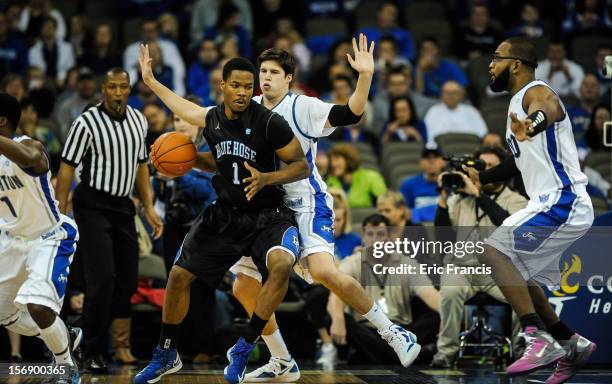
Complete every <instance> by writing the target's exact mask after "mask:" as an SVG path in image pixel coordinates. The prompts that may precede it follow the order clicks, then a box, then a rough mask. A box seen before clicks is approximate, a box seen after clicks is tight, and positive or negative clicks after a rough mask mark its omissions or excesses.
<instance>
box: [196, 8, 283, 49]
mask: <svg viewBox="0 0 612 384" xmlns="http://www.w3.org/2000/svg"><path fill="white" fill-rule="evenodd" d="M227 2H229V3H230V4H233V5H234V6H235V7H236V8H238V10H239V14H240V19H239V24H240V25H242V26H243V27H244V28H245V29H246V30H247V31H248V32H249V34H250V33H251V32H252V31H253V16H252V12H251V4H250V2H249V1H248V0H229V1H227V0H197V1H196V2H195V4H194V5H193V10H192V11H191V25H190V30H191V46H192V47H193V46H196V45H197V44H198V42H199V41H200V40H202V33H203V32H204V31H205V30H207V29H208V28H212V27H214V26H215V25H217V23H218V20H219V16H220V15H219V13H220V8H221V5H222V4H224V3H227ZM258 23H259V21H258ZM271 27H272V28H275V27H276V25H275V24H273V25H271Z"/></svg>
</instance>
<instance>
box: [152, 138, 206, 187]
mask: <svg viewBox="0 0 612 384" xmlns="http://www.w3.org/2000/svg"><path fill="white" fill-rule="evenodd" d="M151 162H152V163H153V166H154V167H155V168H156V169H157V170H158V171H159V172H160V173H162V174H164V175H166V176H171V177H178V176H183V175H184V174H186V173H187V172H189V171H190V170H191V168H193V166H194V165H195V163H196V147H195V145H193V142H192V141H191V139H190V138H189V137H187V136H186V135H184V134H182V133H180V132H167V133H164V134H163V135H161V136H160V137H158V138H157V140H155V143H153V147H152V148H151Z"/></svg>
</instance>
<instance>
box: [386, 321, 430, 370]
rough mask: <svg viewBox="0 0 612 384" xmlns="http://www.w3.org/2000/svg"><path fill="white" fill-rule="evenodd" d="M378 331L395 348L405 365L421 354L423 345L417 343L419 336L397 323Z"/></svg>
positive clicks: (408, 364)
mask: <svg viewBox="0 0 612 384" xmlns="http://www.w3.org/2000/svg"><path fill="white" fill-rule="evenodd" d="M378 333H379V334H380V336H381V337H382V338H383V339H384V340H385V341H386V342H387V343H388V344H389V346H390V347H391V348H393V350H394V351H395V353H396V354H397V357H399V359H400V362H401V363H402V365H403V366H404V367H408V366H410V364H412V362H413V361H414V360H415V359H416V358H417V356H419V352H421V346H420V345H419V344H418V343H417V337H416V335H415V334H414V333H412V332H410V331H407V330H405V329H404V328H402V327H400V326H399V325H396V324H393V325H391V326H390V327H389V328H387V329H386V330H384V331H378Z"/></svg>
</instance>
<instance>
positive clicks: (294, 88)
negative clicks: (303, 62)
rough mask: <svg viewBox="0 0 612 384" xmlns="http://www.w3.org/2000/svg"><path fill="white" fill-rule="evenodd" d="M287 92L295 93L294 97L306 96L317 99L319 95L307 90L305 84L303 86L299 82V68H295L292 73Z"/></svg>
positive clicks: (309, 89)
mask: <svg viewBox="0 0 612 384" xmlns="http://www.w3.org/2000/svg"><path fill="white" fill-rule="evenodd" d="M289 91H290V92H292V93H295V94H296V95H306V96H310V97H318V96H319V94H318V93H317V92H315V91H314V90H313V89H311V88H309V87H308V86H307V85H306V84H304V83H303V82H302V81H301V80H300V67H299V66H296V67H295V70H294V71H293V80H291V84H289Z"/></svg>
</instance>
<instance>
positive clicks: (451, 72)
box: [423, 59, 468, 97]
mask: <svg viewBox="0 0 612 384" xmlns="http://www.w3.org/2000/svg"><path fill="white" fill-rule="evenodd" d="M449 80H455V81H456V82H458V83H459V84H461V85H462V86H463V87H464V88H465V87H467V86H468V79H467V77H466V76H465V74H464V73H463V71H462V70H461V68H459V66H457V64H455V63H451V62H450V61H448V60H444V59H440V63H439V65H438V67H437V68H435V69H434V70H432V71H430V72H428V73H426V74H425V76H424V81H425V90H424V92H423V93H424V94H425V96H429V97H440V95H441V94H442V86H443V85H444V83H446V82H447V81H449Z"/></svg>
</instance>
